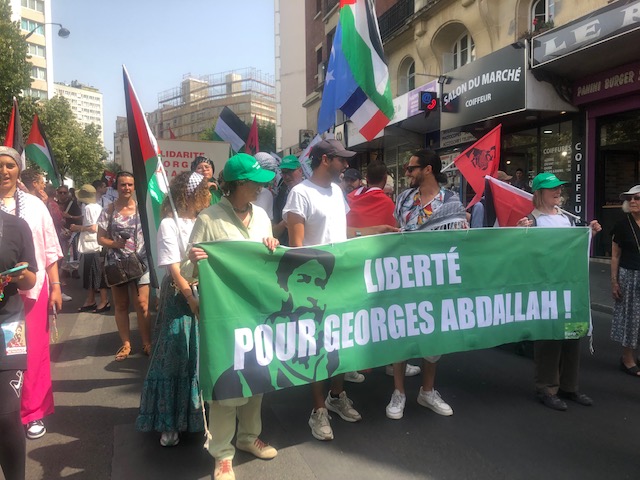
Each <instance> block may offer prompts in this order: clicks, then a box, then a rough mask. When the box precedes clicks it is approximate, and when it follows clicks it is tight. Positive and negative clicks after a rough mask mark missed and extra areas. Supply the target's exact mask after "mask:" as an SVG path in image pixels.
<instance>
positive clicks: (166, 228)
mask: <svg viewBox="0 0 640 480" xmlns="http://www.w3.org/2000/svg"><path fill="white" fill-rule="evenodd" d="M169 194H170V195H171V198H172V199H173V204H174V206H175V214H174V211H173V209H172V207H171V203H170V198H169V196H166V197H165V199H164V201H163V203H162V215H163V217H164V218H163V220H162V222H161V223H160V228H159V229H158V237H157V242H158V260H157V264H158V267H166V269H167V275H165V277H164V280H163V281H162V287H161V289H160V306H159V308H158V316H157V319H156V334H155V336H154V342H153V353H152V355H151V362H150V364H149V370H148V371H147V376H146V378H145V381H144V384H143V386H142V396H141V398H140V411H139V414H138V418H137V420H136V428H137V429H138V430H140V431H142V432H150V431H157V432H161V433H162V435H161V437H160V445H162V446H163V447H173V446H174V445H177V444H178V442H179V437H178V433H179V432H201V431H202V430H204V421H203V417H202V405H201V403H200V388H199V386H198V342H199V340H198V324H197V319H196V314H197V313H198V299H197V298H196V297H195V296H194V295H193V292H192V290H191V285H189V282H187V280H185V279H184V278H183V277H182V275H180V264H181V262H182V260H183V259H184V258H185V255H186V248H187V244H188V242H189V238H190V236H191V231H192V230H193V226H194V224H195V221H196V216H197V215H198V213H199V212H200V211H201V210H203V209H205V208H206V207H207V206H209V202H210V198H209V197H210V195H211V193H209V181H208V180H207V179H205V178H204V177H203V176H202V175H201V174H199V173H197V172H182V173H180V174H179V175H177V176H176V177H174V178H173V180H172V181H171V185H170V191H169Z"/></svg>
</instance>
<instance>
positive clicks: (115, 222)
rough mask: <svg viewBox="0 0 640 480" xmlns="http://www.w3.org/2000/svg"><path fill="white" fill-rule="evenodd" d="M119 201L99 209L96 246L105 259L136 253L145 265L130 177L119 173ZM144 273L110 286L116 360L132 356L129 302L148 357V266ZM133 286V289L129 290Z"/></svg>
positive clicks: (129, 174)
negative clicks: (119, 343) (117, 342)
mask: <svg viewBox="0 0 640 480" xmlns="http://www.w3.org/2000/svg"><path fill="white" fill-rule="evenodd" d="M115 182H116V188H117V189H118V198H117V199H116V201H115V202H113V203H112V204H110V205H109V206H108V207H107V208H105V209H103V210H102V213H101V214H100V218H98V243H99V244H100V245H102V247H104V248H106V249H107V253H106V256H107V260H108V259H109V258H110V256H113V257H114V258H120V259H122V258H126V257H128V256H130V255H135V254H137V255H138V257H139V259H140V261H142V262H146V263H148V260H147V254H146V245H145V244H144V236H143V233H142V227H141V224H140V213H139V212H138V203H137V202H136V199H135V196H134V195H135V187H134V183H133V174H132V173H130V172H126V171H124V170H123V171H120V172H119V173H118V175H117V176H116V180H115ZM145 266H146V273H144V275H142V276H141V277H139V278H136V279H133V280H131V281H130V282H127V283H122V284H119V285H113V284H112V286H111V298H112V300H113V304H114V307H115V317H116V325H117V327H118V333H119V335H120V340H121V341H122V346H121V347H120V348H119V349H118V351H117V352H116V356H115V360H116V361H117V362H121V361H123V360H126V359H127V358H128V357H129V354H130V353H131V338H130V336H131V332H130V329H129V303H130V302H131V301H132V300H133V304H134V306H135V310H136V315H137V317H138V328H139V329H140V336H141V337H142V353H144V354H145V355H147V356H148V355H150V354H151V320H150V317H149V283H150V281H151V278H150V275H149V266H148V265H146V264H145ZM107 281H108V278H107ZM131 287H135V288H131Z"/></svg>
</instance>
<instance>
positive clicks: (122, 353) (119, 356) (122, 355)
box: [116, 345, 131, 362]
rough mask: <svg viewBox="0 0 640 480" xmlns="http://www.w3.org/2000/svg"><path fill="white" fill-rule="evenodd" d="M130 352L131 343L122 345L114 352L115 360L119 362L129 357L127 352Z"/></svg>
mask: <svg viewBox="0 0 640 480" xmlns="http://www.w3.org/2000/svg"><path fill="white" fill-rule="evenodd" d="M130 353H131V345H122V346H121V347H120V349H119V350H118V351H117V352H116V362H121V361H123V360H126V359H127V358H129V354H130Z"/></svg>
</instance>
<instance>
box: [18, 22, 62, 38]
mask: <svg viewBox="0 0 640 480" xmlns="http://www.w3.org/2000/svg"><path fill="white" fill-rule="evenodd" d="M42 25H58V26H59V27H60V29H59V30H58V36H59V37H61V38H67V37H68V36H69V35H71V32H70V31H69V30H68V29H66V28H64V27H63V26H62V24H61V23H54V22H46V23H43V24H42ZM38 28H40V26H37V27H36V28H34V29H33V30H31V31H30V32H29V33H27V34H26V35H25V36H24V39H25V40H26V39H27V38H29V37H30V36H31V35H33V34H34V33H36V30H38Z"/></svg>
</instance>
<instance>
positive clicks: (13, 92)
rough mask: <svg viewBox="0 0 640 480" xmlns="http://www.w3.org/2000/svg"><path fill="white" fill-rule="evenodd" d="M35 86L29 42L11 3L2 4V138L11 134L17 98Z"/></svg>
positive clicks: (0, 43) (2, 0)
mask: <svg viewBox="0 0 640 480" xmlns="http://www.w3.org/2000/svg"><path fill="white" fill-rule="evenodd" d="M30 85H31V64H30V63H29V62H27V42H26V41H25V39H24V37H23V36H22V33H21V30H20V26H19V24H18V22H12V21H11V6H10V4H9V0H0V136H2V137H3V140H4V135H5V133H6V131H7V125H8V124H9V117H10V116H11V107H12V105H13V104H12V100H13V97H14V96H15V97H18V96H19V95H20V94H21V92H22V91H23V90H25V89H27V88H29V86H30Z"/></svg>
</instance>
